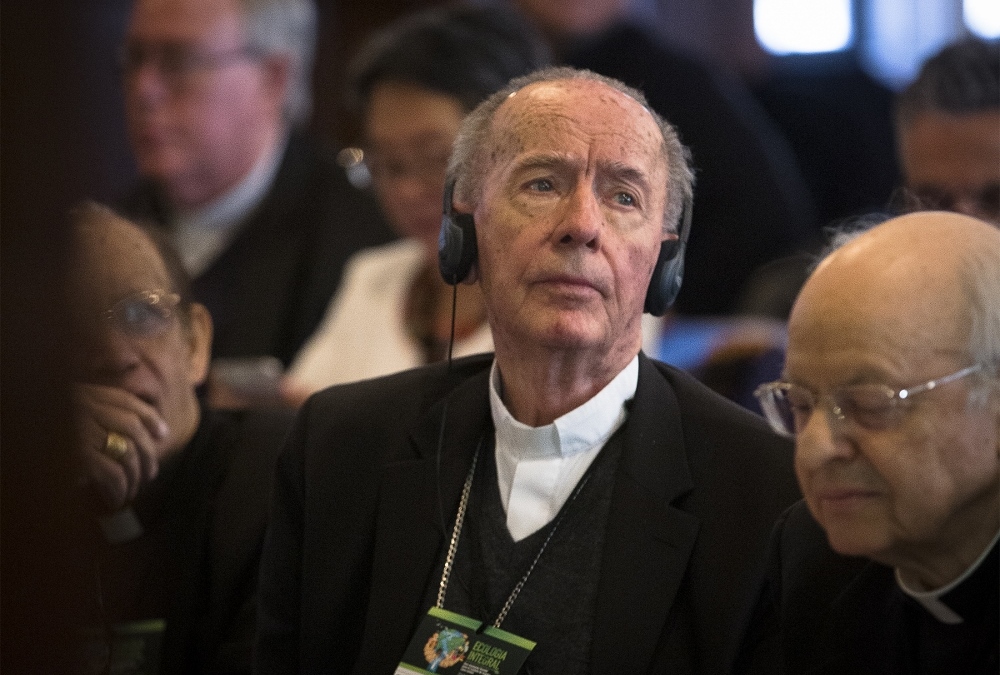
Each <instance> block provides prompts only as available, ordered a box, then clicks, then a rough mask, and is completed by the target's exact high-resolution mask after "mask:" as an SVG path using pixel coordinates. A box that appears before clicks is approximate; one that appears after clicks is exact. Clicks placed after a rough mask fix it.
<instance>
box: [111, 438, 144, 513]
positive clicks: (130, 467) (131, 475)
mask: <svg viewBox="0 0 1000 675" xmlns="http://www.w3.org/2000/svg"><path fill="white" fill-rule="evenodd" d="M117 464H118V465H119V466H120V467H121V468H122V469H123V470H124V472H125V477H126V494H125V503H129V502H131V501H133V500H134V499H135V498H136V495H138V494H139V488H140V487H141V486H142V485H143V484H144V483H145V482H146V480H147V479H146V477H145V473H144V470H143V467H142V460H141V459H140V452H139V451H138V450H137V449H136V445H135V442H134V441H132V440H129V441H128V450H127V451H126V452H125V454H124V455H123V456H122V457H120V458H119V459H118V461H117Z"/></svg>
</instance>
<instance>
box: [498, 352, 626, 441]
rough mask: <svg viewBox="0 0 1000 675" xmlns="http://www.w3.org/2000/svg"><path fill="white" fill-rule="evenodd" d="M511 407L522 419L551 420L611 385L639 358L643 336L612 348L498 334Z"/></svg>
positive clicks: (502, 374) (500, 362)
mask: <svg viewBox="0 0 1000 675" xmlns="http://www.w3.org/2000/svg"><path fill="white" fill-rule="evenodd" d="M494 340H495V349H496V362H497V368H498V369H499V371H500V379H501V381H502V383H503V390H502V396H501V398H502V399H503V402H504V405H505V406H507V410H508V411H510V414H511V415H512V416H513V417H514V419H516V420H517V421H518V422H521V423H522V424H527V425H528V426H533V427H538V426H543V425H545V424H551V423H552V422H554V421H555V420H556V419H558V418H560V417H562V416H563V415H565V414H566V413H568V412H569V411H571V410H575V409H576V408H578V407H580V406H581V405H583V404H584V403H586V402H587V401H589V400H590V399H591V398H593V397H594V396H595V395H596V394H597V393H598V392H600V391H601V389H603V388H604V387H606V386H607V385H608V383H609V382H611V380H613V379H614V378H615V376H616V375H618V373H620V372H621V371H622V370H624V368H625V366H627V365H628V364H629V362H630V361H631V360H632V359H633V358H635V355H636V354H638V353H639V349H640V347H641V345H642V336H641V334H640V335H637V336H636V337H635V339H634V340H633V341H630V342H629V343H627V344H622V345H620V346H616V347H612V348H611V349H607V348H604V349H600V350H595V349H593V348H589V349H565V348H558V349H553V348H549V347H544V346H539V345H531V346H526V345H525V342H520V343H517V344H511V343H510V342H508V341H506V340H503V339H502V338H500V339H497V336H496V335H494Z"/></svg>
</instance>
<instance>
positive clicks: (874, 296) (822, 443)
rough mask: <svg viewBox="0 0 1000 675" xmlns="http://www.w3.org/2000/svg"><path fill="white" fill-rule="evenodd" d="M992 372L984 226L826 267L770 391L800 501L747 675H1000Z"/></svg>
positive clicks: (995, 279) (811, 284)
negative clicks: (790, 445)
mask: <svg viewBox="0 0 1000 675" xmlns="http://www.w3.org/2000/svg"><path fill="white" fill-rule="evenodd" d="M998 368H1000V231H997V230H996V229H995V228H993V227H991V226H990V225H988V224H987V223H985V222H983V221H979V220H976V219H973V218H971V217H968V216H964V215H959V214H953V213H946V212H921V213H916V214H911V215H907V216H903V217H900V218H895V219H893V220H890V221H888V222H886V223H883V224H882V225H880V226H877V227H875V228H874V229H872V230H870V231H868V232H866V233H864V234H862V235H860V236H859V237H857V238H856V239H854V240H852V241H850V242H849V243H847V244H846V245H844V246H843V247H842V248H840V249H838V250H836V251H835V252H834V253H833V254H832V255H830V256H829V257H828V258H826V259H825V260H824V261H823V263H822V264H821V265H820V266H819V267H818V268H817V270H816V272H815V273H814V274H813V275H812V277H811V278H810V279H809V281H808V282H807V283H806V285H805V287H804V288H803V290H802V292H801V294H800V295H799V298H798V300H797V301H796V303H795V307H794V309H793V311H792V315H791V319H790V324H789V344H788V358H787V364H786V368H785V377H784V380H783V381H781V382H776V383H773V384H770V385H765V386H763V387H762V388H761V390H760V396H761V399H762V404H763V407H764V408H765V410H766V411H767V412H768V416H769V418H770V420H771V422H772V424H773V425H774V426H775V428H776V429H778V430H781V431H784V432H786V433H790V434H794V436H795V440H796V454H795V466H796V471H797V474H798V478H799V483H800V485H801V487H802V492H803V494H804V496H805V501H804V503H800V504H798V505H796V506H795V507H793V508H792V509H791V510H790V511H789V512H788V513H787V514H786V515H785V516H783V518H782V520H781V521H780V523H779V526H778V528H777V530H776V534H775V539H774V548H773V567H772V571H771V575H770V577H769V586H768V589H767V592H766V593H765V594H764V596H763V601H762V603H761V606H760V608H759V613H758V616H757V619H756V621H755V622H754V625H753V626H752V627H751V631H750V637H749V638H748V641H747V642H748V644H747V647H746V653H745V654H744V656H745V657H746V661H745V662H744V663H743V666H744V667H746V668H749V669H750V670H751V671H753V672H760V673H775V672H784V673H806V672H809V673H814V672H815V673H819V672H823V673H901V674H908V673H914V674H916V673H941V674H944V673H966V674H976V673H983V674H985V673H996V672H997V667H998V661H997V654H998V649H997V644H998V625H997V622H998V604H997V599H998V588H997V583H998V576H1000V568H998V558H997V539H998V531H1000V460H998V456H1000V382H998V377H997V372H998ZM847 556H850V557H847Z"/></svg>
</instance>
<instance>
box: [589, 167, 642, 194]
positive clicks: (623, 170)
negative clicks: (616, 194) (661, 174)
mask: <svg viewBox="0 0 1000 675" xmlns="http://www.w3.org/2000/svg"><path fill="white" fill-rule="evenodd" d="M598 168H599V170H600V171H601V172H603V173H605V174H607V175H609V176H611V177H612V178H614V179H616V180H619V181H622V182H625V183H632V184H634V185H637V186H638V187H639V189H640V190H642V191H643V192H648V191H649V189H650V184H649V178H648V177H647V175H646V172H645V171H642V170H640V169H637V168H635V167H634V166H632V165H630V164H625V163H624V162H608V163H606V164H600V165H599V166H598Z"/></svg>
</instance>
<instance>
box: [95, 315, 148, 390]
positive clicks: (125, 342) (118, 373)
mask: <svg viewBox="0 0 1000 675" xmlns="http://www.w3.org/2000/svg"><path fill="white" fill-rule="evenodd" d="M89 338H90V339H89V345H88V347H89V348H88V349H87V353H86V362H85V363H84V364H83V366H84V367H85V369H86V370H87V371H88V372H89V374H90V375H91V376H92V377H94V378H96V379H97V380H98V381H99V382H101V383H106V384H113V383H116V382H117V381H119V380H120V379H121V378H122V377H123V376H124V375H126V374H128V373H129V372H130V371H132V370H134V369H135V368H137V367H138V365H139V362H140V360H141V359H140V353H139V350H138V348H137V346H136V344H135V342H134V341H133V340H132V339H131V338H129V337H128V336H127V335H125V334H124V333H122V332H121V331H120V330H118V329H117V328H115V327H114V326H110V325H106V326H100V327H99V328H97V330H96V331H95V332H94V333H93V334H92V335H91V336H89Z"/></svg>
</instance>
